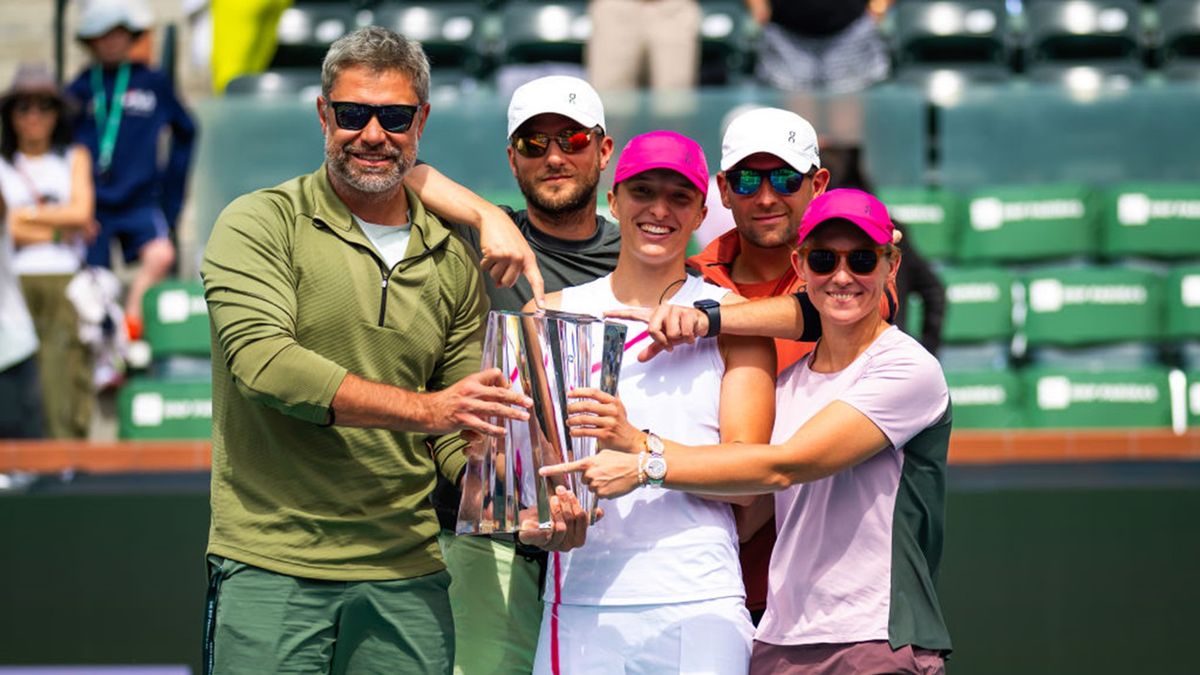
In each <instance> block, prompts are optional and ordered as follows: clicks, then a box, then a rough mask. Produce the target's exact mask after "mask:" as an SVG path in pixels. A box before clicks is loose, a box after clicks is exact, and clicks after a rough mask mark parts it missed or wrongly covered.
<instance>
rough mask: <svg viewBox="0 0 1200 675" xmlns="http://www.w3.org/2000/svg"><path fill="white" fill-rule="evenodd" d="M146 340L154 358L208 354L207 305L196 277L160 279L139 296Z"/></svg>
mask: <svg viewBox="0 0 1200 675" xmlns="http://www.w3.org/2000/svg"><path fill="white" fill-rule="evenodd" d="M142 312H143V315H144V316H145V331H146V342H148V343H149V344H150V349H151V352H152V354H153V355H154V358H162V357H165V356H176V355H187V356H208V355H209V353H210V351H211V344H210V342H209V326H208V305H206V304H205V302H204V286H203V285H201V283H200V282H199V281H162V282H159V283H157V284H155V285H154V286H152V287H151V288H150V289H149V290H147V291H146V295H145V296H144V297H143V300H142Z"/></svg>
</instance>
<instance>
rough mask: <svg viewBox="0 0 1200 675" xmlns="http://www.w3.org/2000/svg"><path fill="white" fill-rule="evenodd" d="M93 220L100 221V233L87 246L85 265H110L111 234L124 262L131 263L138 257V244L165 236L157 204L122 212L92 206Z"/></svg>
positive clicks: (147, 242)
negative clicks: (118, 243) (118, 244)
mask: <svg viewBox="0 0 1200 675" xmlns="http://www.w3.org/2000/svg"><path fill="white" fill-rule="evenodd" d="M96 220H98V221H100V233H99V234H98V235H96V241H94V242H92V243H91V245H90V246H88V251H87V264H88V265H95V266H97V267H111V266H112V261H111V260H110V259H109V256H110V251H111V250H112V240H113V238H114V237H115V238H116V239H117V240H118V241H120V242H121V252H122V253H123V254H124V256H125V262H127V263H131V262H133V261H135V260H137V259H138V256H139V255H140V254H141V252H142V247H144V246H145V245H146V244H149V243H150V242H152V241H154V240H155V239H166V238H167V236H168V233H169V232H168V230H169V228H168V227H167V218H166V216H164V215H163V212H162V209H161V208H159V207H158V206H157V205H154V206H138V207H135V208H132V209H127V210H124V211H109V210H106V209H96Z"/></svg>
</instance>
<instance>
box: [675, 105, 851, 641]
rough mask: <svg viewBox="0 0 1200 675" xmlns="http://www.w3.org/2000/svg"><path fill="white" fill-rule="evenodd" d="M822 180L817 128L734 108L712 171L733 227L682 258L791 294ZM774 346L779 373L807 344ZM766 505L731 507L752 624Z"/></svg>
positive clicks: (738, 287)
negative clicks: (808, 212) (808, 215)
mask: <svg viewBox="0 0 1200 675" xmlns="http://www.w3.org/2000/svg"><path fill="white" fill-rule="evenodd" d="M827 185H829V172H828V171H827V170H825V169H823V168H821V159H820V155H819V153H818V149H817V133H816V131H815V130H814V129H813V127H812V125H811V124H809V123H808V122H807V121H806V120H805V119H804V118H803V117H800V116H799V115H797V114H796V113H793V112H790V111H787V110H780V109H779V108H758V109H755V110H750V111H748V112H744V113H742V114H740V115H738V116H737V117H735V118H734V119H733V121H732V122H730V123H729V126H728V128H727V129H726V131H725V136H724V139H723V140H722V143H721V171H720V172H719V173H718V174H717V187H718V189H719V190H720V193H721V203H722V204H723V205H724V206H725V207H726V208H728V209H729V210H730V211H731V212H732V215H733V221H734V224H735V225H736V227H735V228H734V229H732V230H729V231H728V232H726V233H725V234H723V235H721V236H720V237H717V238H716V239H714V240H713V241H711V242H710V243H709V244H708V246H707V247H706V248H705V249H704V250H703V251H702V252H700V253H699V254H697V255H695V256H692V257H691V258H689V259H688V265H689V266H690V267H692V268H693V269H695V270H696V271H698V272H699V273H700V274H701V275H702V276H703V277H704V278H705V280H707V281H709V282H710V283H713V284H716V285H718V286H724V287H725V288H729V289H731V290H733V291H734V292H736V293H738V294H739V295H741V296H743V297H746V298H761V297H768V296H776V295H786V294H791V293H795V292H796V291H798V290H800V286H801V283H800V278H799V277H798V276H797V275H796V272H795V270H794V269H793V267H792V264H791V254H792V249H793V247H794V246H795V243H796V231H797V229H798V228H799V227H800V219H801V217H803V216H804V211H805V209H807V208H808V203H809V202H810V201H811V200H812V199H813V197H816V196H817V195H819V194H821V193H822V192H824V191H825V188H826V186H827ZM709 311H712V312H717V311H718V310H717V309H716V308H715V307H713V308H711V309H710V310H709ZM715 323H716V322H714V324H715ZM814 325H815V322H814ZM775 346H776V359H777V364H778V369H779V372H782V371H783V370H784V369H785V368H787V367H788V366H790V365H792V364H793V363H795V362H796V361H797V360H799V359H800V358H801V357H802V356H804V355H805V354H807V353H808V352H809V351H811V350H812V346H813V343H812V342H811V341H799V340H776V341H775ZM760 506H761V508H758V507H760ZM772 510H773V509H772V505H771V503H770V500H764V501H763V502H762V504H761V505H759V504H756V505H755V506H752V507H748V508H745V509H739V510H738V519H739V523H738V525H739V534H740V536H741V538H742V547H741V562H742V574H743V578H744V580H745V582H746V605H747V607H748V608H749V609H750V611H751V615H752V616H753V618H754V619H755V622H756V623H757V620H758V618H759V617H760V616H762V612H763V611H764V610H765V609H766V600H767V598H766V593H767V567H768V563H769V562H770V558H771V547H772V544H773V543H774V541H775V528H774V524H773V522H772V520H771V513H772Z"/></svg>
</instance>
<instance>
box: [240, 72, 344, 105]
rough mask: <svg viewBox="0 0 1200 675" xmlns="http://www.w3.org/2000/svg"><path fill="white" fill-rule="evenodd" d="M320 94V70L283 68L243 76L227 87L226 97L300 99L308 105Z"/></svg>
mask: <svg viewBox="0 0 1200 675" xmlns="http://www.w3.org/2000/svg"><path fill="white" fill-rule="evenodd" d="M320 94H321V71H320V70H319V69H318V68H281V69H277V70H270V71H267V72H265V73H254V74H251V75H241V76H238V77H235V78H234V79H232V80H230V82H229V84H228V85H226V86H225V95H226V96H257V97H260V98H297V97H298V98H300V99H301V100H303V101H305V102H306V103H311V102H313V101H315V100H317V96H319V95H320Z"/></svg>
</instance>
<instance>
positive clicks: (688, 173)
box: [613, 130, 708, 197]
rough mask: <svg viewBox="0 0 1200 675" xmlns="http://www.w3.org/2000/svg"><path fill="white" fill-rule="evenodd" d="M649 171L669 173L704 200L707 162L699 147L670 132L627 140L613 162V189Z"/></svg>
mask: <svg viewBox="0 0 1200 675" xmlns="http://www.w3.org/2000/svg"><path fill="white" fill-rule="evenodd" d="M651 169H670V170H671V171H674V172H675V173H678V174H680V175H681V176H683V177H684V178H686V179H688V182H689V183H691V184H692V185H695V186H696V189H697V190H699V191H700V194H702V195H704V196H705V197H707V196H708V162H707V161H705V159H704V150H703V149H702V148H701V147H700V144H699V143H697V142H696V141H693V140H692V139H690V138H688V137H687V136H684V135H683V134H678V133H675V132H674V131H666V130H661V131H651V132H650V133H647V134H641V135H640V136H634V137H633V138H631V139H629V142H628V143H626V144H625V147H624V148H623V149H622V150H621V156H620V157H619V158H618V159H617V172H616V175H614V176H613V185H616V184H617V183H620V182H621V181H623V180H625V179H627V178H632V177H633V176H636V175H638V174H639V173H642V172H644V171H649V170H651Z"/></svg>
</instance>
